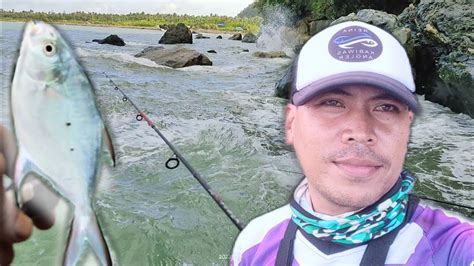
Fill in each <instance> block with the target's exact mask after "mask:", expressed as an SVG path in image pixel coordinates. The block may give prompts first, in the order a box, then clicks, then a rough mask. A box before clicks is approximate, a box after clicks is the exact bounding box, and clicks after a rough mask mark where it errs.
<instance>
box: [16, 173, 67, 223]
mask: <svg viewBox="0 0 474 266" xmlns="http://www.w3.org/2000/svg"><path fill="white" fill-rule="evenodd" d="M22 198H23V199H24V203H23V207H22V209H23V211H24V212H25V213H26V214H27V215H28V216H30V217H31V218H32V220H33V223H34V224H35V226H36V227H38V228H39V229H49V228H51V227H52V226H53V225H54V222H55V216H54V209H55V207H56V205H57V203H58V201H59V197H58V196H57V195H56V194H54V193H53V192H51V190H49V189H48V188H47V187H46V186H45V185H44V184H43V183H41V182H40V181H39V180H37V179H33V180H32V181H29V182H28V183H26V184H25V185H24V186H23V188H22Z"/></svg>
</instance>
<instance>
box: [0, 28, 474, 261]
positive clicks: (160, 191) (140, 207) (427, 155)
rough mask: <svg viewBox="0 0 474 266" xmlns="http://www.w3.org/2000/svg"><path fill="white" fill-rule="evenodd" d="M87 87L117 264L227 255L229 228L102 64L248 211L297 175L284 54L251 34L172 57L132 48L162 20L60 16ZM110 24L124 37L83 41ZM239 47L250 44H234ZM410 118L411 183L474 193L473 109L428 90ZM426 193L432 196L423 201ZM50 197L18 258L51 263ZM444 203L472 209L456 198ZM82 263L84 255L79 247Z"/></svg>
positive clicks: (286, 188) (274, 202)
mask: <svg viewBox="0 0 474 266" xmlns="http://www.w3.org/2000/svg"><path fill="white" fill-rule="evenodd" d="M1 28H2V29H1V35H0V41H1V65H2V71H1V77H2V80H1V82H2V83H1V84H2V87H1V89H0V97H1V104H2V105H1V109H0V123H2V124H3V125H6V126H7V127H9V128H11V124H10V123H11V119H10V115H9V100H8V96H9V88H10V80H11V74H12V69H13V64H14V62H15V59H16V50H17V49H18V45H19V42H20V38H21V31H22V24H21V23H6V22H2V23H1ZM60 30H62V32H63V35H64V36H66V37H67V39H68V40H69V41H70V43H72V44H73V46H74V47H75V50H76V53H77V55H78V56H79V59H80V61H81V62H82V63H83V65H84V67H85V69H86V70H87V72H88V74H89V76H90V78H91V80H92V82H93V83H94V85H95V88H96V94H97V97H98V104H99V108H100V109H101V111H102V114H103V117H104V120H105V121H106V123H107V125H108V127H109V131H110V133H111V135H112V138H113V141H114V146H115V151H116V156H117V159H118V165H117V166H116V167H115V168H107V167H104V168H105V169H104V170H103V171H102V172H101V177H100V179H101V181H100V184H99V186H98V189H97V194H96V202H95V206H96V210H97V213H98V217H99V220H100V223H101V225H102V229H103V231H104V234H105V235H106V238H107V240H108V243H109V246H110V247H111V250H112V252H113V257H114V259H115V261H116V262H117V263H118V264H119V265H169V264H171V265H175V264H178V265H184V264H186V265H188V264H193V265H226V264H228V257H229V254H230V252H231V249H232V246H233V242H234V240H235V238H236V236H237V234H238V230H237V229H236V228H235V227H234V225H233V224H232V223H231V222H230V221H229V220H228V218H227V217H226V216H225V215H224V214H223V213H222V212H221V210H220V209H219V208H218V207H217V205H216V204H215V203H214V202H213V201H212V199H211V198H210V197H209V196H208V195H207V194H206V192H205V191H204V190H203V189H202V188H201V186H200V185H199V184H198V183H197V182H196V181H195V180H194V179H193V177H192V176H191V174H190V173H189V172H188V171H187V170H186V168H185V167H184V166H180V167H178V168H177V169H174V170H169V169H167V168H165V166H164V163H165V162H166V160H167V159H168V158H169V157H170V156H171V155H172V152H171V150H169V149H168V147H167V146H166V145H165V144H164V142H163V141H162V140H161V139H160V138H159V137H158V136H157V135H156V134H155V132H154V131H153V130H152V129H151V128H149V127H148V126H147V125H146V123H144V122H137V121H136V120H135V112H134V110H133V109H132V107H131V106H130V105H129V104H128V103H125V102H123V101H122V99H121V95H120V94H119V93H118V91H115V90H114V89H113V87H112V86H111V85H110V83H109V82H108V80H107V79H106V78H105V77H104V75H103V74H102V73H103V72H106V73H107V74H108V75H110V76H111V78H112V79H113V80H114V81H115V82H116V83H117V84H118V86H120V88H121V89H123V90H124V91H125V93H127V94H128V95H129V97H130V98H132V99H133V101H134V102H135V103H136V104H137V105H138V106H139V107H140V108H142V109H143V110H144V111H145V112H146V113H147V114H149V116H150V118H151V119H152V120H154V121H155V122H156V123H157V125H158V126H159V128H160V130H161V131H162V133H163V134H164V135H165V136H166V137H167V138H168V139H169V140H170V141H171V142H172V143H173V144H174V145H175V146H176V147H177V148H178V150H180V152H181V153H182V154H183V155H184V157H185V158H187V159H188V161H189V162H190V163H191V164H192V165H193V166H194V168H195V169H196V170H197V171H198V172H199V173H200V174H201V175H202V176H203V177H204V179H205V180H206V181H207V182H208V183H209V184H210V186H211V187H213V188H214V190H216V191H218V192H219V193H220V194H221V195H222V197H223V200H224V202H225V203H226V204H227V205H228V207H229V208H230V209H231V210H232V211H233V212H234V213H235V214H236V215H237V216H238V217H239V218H240V219H241V220H242V221H243V222H244V223H247V222H249V221H250V219H252V218H253V217H255V216H258V215H260V214H262V213H265V212H267V211H269V210H271V209H274V208H276V207H278V206H281V205H283V204H284V203H285V202H286V201H287V199H288V197H289V195H290V194H291V191H292V188H293V187H294V186H295V185H296V183H297V182H298V180H299V179H300V178H301V174H300V173H301V170H300V169H299V167H298V165H297V163H296V161H295V156H294V153H293V152H291V150H290V149H289V148H288V147H287V146H286V145H285V144H284V137H283V135H284V131H283V127H282V123H283V120H282V114H283V110H284V106H285V104H286V101H285V100H282V99H279V98H275V97H273V96H272V95H273V88H274V85H275V82H276V81H277V80H278V79H279V77H281V75H282V74H283V73H284V71H285V69H286V66H287V65H288V64H289V63H290V61H289V59H258V58H255V57H253V56H252V53H253V52H254V51H256V50H257V48H256V46H255V44H245V43H242V42H238V41H230V40H227V38H228V37H229V35H224V38H223V39H222V40H219V39H216V36H217V35H215V34H205V35H208V36H210V37H211V38H210V39H199V40H194V44H182V45H179V46H183V47H189V48H192V49H195V50H198V51H200V52H202V53H204V54H207V53H206V51H207V50H210V49H214V50H216V51H217V54H207V55H208V57H209V58H210V59H211V60H212V61H213V63H214V65H213V66H192V67H188V68H184V69H170V68H167V67H163V66H159V65H156V64H155V63H154V62H152V61H149V60H146V59H138V58H135V57H134V56H133V55H134V54H136V53H138V52H140V51H141V50H142V49H143V48H145V47H147V46H150V45H157V44H158V40H159V39H160V37H161V35H162V34H163V33H162V32H160V31H154V30H141V29H123V28H101V27H83V26H60ZM109 34H118V35H119V36H120V37H122V38H123V39H124V40H125V42H126V43H127V45H126V46H125V47H115V46H110V45H100V44H97V43H90V41H91V40H92V39H102V38H105V37H106V36H108V35H109ZM244 49H248V50H250V52H243V50H244ZM420 102H421V104H422V108H423V110H424V112H423V114H422V115H421V116H420V117H418V118H416V121H415V124H414V126H413V128H412V136H411V140H410V145H409V154H408V159H407V163H406V166H407V168H408V169H410V170H411V171H412V172H414V173H415V174H416V176H417V177H418V178H419V181H418V183H417V185H416V190H417V192H419V193H420V194H424V195H427V196H429V197H433V198H436V199H440V200H446V201H450V202H455V203H460V204H465V205H471V206H472V205H474V204H473V200H474V195H473V189H474V180H473V169H474V167H473V152H472V151H473V150H474V149H473V148H474V147H473V145H474V144H473V143H474V120H473V119H472V118H470V117H469V116H467V115H463V114H454V113H452V112H451V111H450V110H449V109H447V108H444V107H442V106H440V105H437V104H434V103H431V102H428V101H425V100H424V99H423V97H422V96H420ZM426 203H430V204H431V202H428V201H427V202H426ZM66 206H67V205H66V204H65V203H61V204H60V206H59V207H58V208H57V209H58V210H57V215H58V221H57V223H56V225H55V226H54V227H53V228H52V229H51V230H48V231H38V230H35V231H34V234H33V236H32V238H31V239H30V240H29V241H26V242H24V243H21V244H19V245H17V246H16V248H15V251H16V253H17V256H16V258H15V261H14V264H16V265H59V264H60V263H61V258H62V253H63V250H64V245H65V241H66V238H67V232H68V226H69V220H68V219H70V217H69V216H68V215H70V213H68V212H66V211H65V210H66V209H67V207H66ZM443 207H446V208H448V209H450V210H452V211H454V212H457V213H458V214H462V215H464V216H467V217H472V215H473V213H472V212H469V211H467V210H466V209H462V208H451V207H449V206H443ZM87 259H88V260H89V261H87V264H88V263H89V262H91V261H90V259H91V258H90V257H89V258H87Z"/></svg>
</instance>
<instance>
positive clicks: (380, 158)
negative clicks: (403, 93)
mask: <svg viewBox="0 0 474 266" xmlns="http://www.w3.org/2000/svg"><path fill="white" fill-rule="evenodd" d="M412 120H413V113H412V112H411V111H409V109H408V107H407V106H406V105H405V104H403V103H402V102H400V101H398V100H395V99H394V98H392V97H390V96H389V95H388V94H386V93H385V92H384V91H383V90H380V89H376V88H373V87H370V86H346V87H342V88H341V89H338V90H332V91H330V92H328V93H324V94H322V95H319V96H317V97H315V98H314V99H312V100H311V101H309V102H308V103H306V104H305V105H302V106H295V105H292V104H290V105H288V107H287V112H286V122H285V129H286V141H287V143H288V144H290V145H293V146H294V148H295V151H296V155H297V157H298V160H299V162H300V165H301V167H302V168H303V171H304V174H305V175H306V177H307V178H308V182H309V191H310V195H311V201H312V204H313V208H314V210H315V211H318V212H321V213H324V214H328V215H336V214H341V213H344V212H349V211H355V210H359V209H361V208H364V207H367V206H369V205H371V204H373V203H375V202H376V201H377V200H378V199H379V198H380V197H382V196H383V195H384V194H385V193H386V192H388V191H389V190H390V188H391V187H392V186H393V185H394V184H395V183H396V181H397V179H398V177H399V175H400V172H401V170H402V167H403V162H404V159H405V154H406V152H407V144H408V139H409V135H410V125H411V122H412Z"/></svg>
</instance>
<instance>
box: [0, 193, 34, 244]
mask: <svg viewBox="0 0 474 266" xmlns="http://www.w3.org/2000/svg"><path fill="white" fill-rule="evenodd" d="M4 200H5V201H4V204H3V212H2V215H5V216H4V217H3V219H2V220H3V225H2V228H0V233H1V234H0V242H3V243H15V242H20V241H23V240H25V239H27V238H28V237H29V236H30V235H31V232H32V230H33V222H32V221H31V219H30V218H29V217H28V216H26V215H25V214H24V213H23V212H21V211H19V210H18V209H17V208H16V205H15V199H14V194H13V191H12V190H8V191H6V192H5V197H4Z"/></svg>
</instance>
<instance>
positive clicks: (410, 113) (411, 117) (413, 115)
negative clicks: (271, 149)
mask: <svg viewBox="0 0 474 266" xmlns="http://www.w3.org/2000/svg"><path fill="white" fill-rule="evenodd" d="M408 118H409V119H410V125H412V124H413V120H414V119H415V114H414V113H413V112H412V111H410V112H408Z"/></svg>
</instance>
